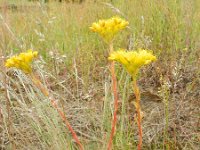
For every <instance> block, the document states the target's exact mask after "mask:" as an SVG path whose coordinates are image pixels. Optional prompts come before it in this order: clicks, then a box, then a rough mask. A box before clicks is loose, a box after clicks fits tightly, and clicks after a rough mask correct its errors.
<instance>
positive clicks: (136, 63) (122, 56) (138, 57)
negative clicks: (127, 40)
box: [108, 49, 156, 75]
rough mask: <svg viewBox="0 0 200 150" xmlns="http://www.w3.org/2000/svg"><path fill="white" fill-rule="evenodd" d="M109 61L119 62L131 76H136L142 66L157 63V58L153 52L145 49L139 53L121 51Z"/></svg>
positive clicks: (114, 54)
mask: <svg viewBox="0 0 200 150" xmlns="http://www.w3.org/2000/svg"><path fill="white" fill-rule="evenodd" d="M108 59H109V60H115V61H118V62H119V63H121V64H122V65H123V66H124V67H125V68H126V70H127V71H128V72H129V73H130V74H131V75H135V74H137V72H138V71H139V69H140V68H141V67H142V66H144V65H147V64H149V63H151V62H152V61H155V60H156V56H154V55H153V54H152V53H151V51H147V50H143V49H139V50H138V51H124V50H119V51H115V52H113V53H111V54H110V57H109V58H108Z"/></svg>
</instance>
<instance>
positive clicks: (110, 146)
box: [107, 43, 118, 150]
mask: <svg viewBox="0 0 200 150" xmlns="http://www.w3.org/2000/svg"><path fill="white" fill-rule="evenodd" d="M112 51H113V45H112V43H111V44H110V53H111V52H112ZM110 70H111V75H112V89H113V94H114V114H113V120H112V129H111V133H110V139H109V143H108V148H107V149H108V150H111V149H112V141H113V137H114V134H115V129H116V124H117V110H118V95H117V79H116V75H115V63H114V61H112V62H111V66H110Z"/></svg>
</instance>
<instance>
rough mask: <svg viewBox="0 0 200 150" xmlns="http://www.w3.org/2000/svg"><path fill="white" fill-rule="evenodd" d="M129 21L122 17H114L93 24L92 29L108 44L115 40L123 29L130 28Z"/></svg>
mask: <svg viewBox="0 0 200 150" xmlns="http://www.w3.org/2000/svg"><path fill="white" fill-rule="evenodd" d="M128 24H129V23H128V21H126V20H124V19H121V18H120V17H112V18H110V19H107V20H99V21H98V22H95V23H93V24H92V26H91V27H90V29H91V30H92V31H93V32H97V33H99V34H100V36H102V37H103V39H104V40H105V41H106V42H110V41H112V40H113V38H114V36H115V35H116V34H117V33H118V32H119V31H120V30H122V29H124V28H126V27H127V26H128Z"/></svg>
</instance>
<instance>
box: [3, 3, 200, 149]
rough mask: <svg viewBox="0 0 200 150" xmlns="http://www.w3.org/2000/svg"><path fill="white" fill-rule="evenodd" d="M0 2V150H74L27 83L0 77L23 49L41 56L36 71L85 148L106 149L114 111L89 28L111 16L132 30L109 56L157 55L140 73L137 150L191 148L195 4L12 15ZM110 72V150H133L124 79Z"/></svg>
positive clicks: (74, 7) (18, 76)
mask: <svg viewBox="0 0 200 150" xmlns="http://www.w3.org/2000/svg"><path fill="white" fill-rule="evenodd" d="M0 3H1V7H0V50H1V51H0V56H1V73H0V79H1V80H0V101H1V102H0V149H20V150H21V149H52V150H53V149H77V146H76V144H75V143H74V141H73V140H72V138H71V135H70V133H69V131H68V130H67V129H66V127H65V125H64V124H63V123H62V120H61V119H60V118H59V116H58V114H57V112H56V110H54V109H53V108H52V107H51V105H50V102H49V101H48V99H47V98H46V97H45V96H44V95H42V93H41V92H40V91H39V90H38V89H37V88H36V87H35V86H34V84H33V83H32V82H31V81H30V79H29V78H28V77H27V76H26V75H24V74H23V73H22V72H20V71H18V70H14V69H10V70H5V67H4V65H3V63H4V60H5V58H6V57H8V56H10V55H13V54H14V53H16V52H21V51H24V50H26V49H30V48H32V49H34V50H38V51H39V52H40V54H41V57H40V58H39V59H38V60H37V61H36V62H35V63H34V69H35V72H36V73H37V75H38V76H39V77H40V78H41V79H42V82H43V83H44V85H45V86H46V87H48V89H49V91H50V93H51V94H52V95H53V96H54V97H55V98H56V100H58V104H59V106H60V108H62V109H63V111H64V112H65V113H66V115H67V118H68V119H69V121H70V123H71V124H72V125H73V128H74V129H75V131H76V133H77V134H78V136H79V137H80V140H81V142H82V143H83V145H84V146H85V149H88V150H91V149H99V150H102V149H106V146H107V142H106V141H108V138H109V133H110V129H111V117H112V112H113V101H112V94H111V93H112V92H111V87H110V86H111V85H110V82H111V77H110V72H109V68H108V65H107V56H108V54H107V53H106V51H107V49H106V45H105V44H104V43H103V42H101V40H100V39H99V37H98V36H97V35H95V34H94V33H91V32H90V31H89V29H88V27H89V26H90V25H91V23H92V22H94V21H96V20H98V19H101V18H108V17H111V16H113V15H121V16H123V17H125V18H126V19H127V20H128V21H129V22H130V28H129V29H127V30H126V31H125V32H124V33H122V34H121V35H120V36H118V37H117V40H118V42H117V43H115V45H114V47H115V48H118V47H123V48H128V49H135V48H138V47H142V48H149V49H152V50H153V51H154V53H156V55H157V56H158V61H157V62H156V63H154V64H153V65H152V66H149V67H147V68H144V69H143V70H142V71H141V73H140V80H139V85H140V86H141V87H140V88H141V89H142V99H141V103H142V110H143V111H144V120H143V122H142V123H143V132H144V133H143V134H144V136H143V140H144V144H143V149H155V150H158V149H170V150H171V149H183V150H188V149H193V150H197V149H198V147H199V146H200V145H199V143H200V134H199V133H200V117H199V116H200V110H199V107H200V103H199V100H200V94H199V93H200V89H199V86H200V71H199V70H200V55H199V52H200V40H199V39H200V37H199V35H200V22H199V19H200V4H199V3H198V0H192V1H190V2H189V1H173V0H167V1H157V0H154V1H151V0H148V1H132V0H127V1H123V0H118V1H115V2H113V5H110V4H103V3H101V2H98V3H93V2H91V1H88V2H85V3H83V4H81V5H79V4H72V3H67V4H66V3H53V2H52V3H49V4H43V3H36V2H35V3H30V2H25V1H21V2H20V1H19V2H17V1H15V2H14V5H16V6H17V9H15V8H14V9H9V8H8V7H5V6H6V4H7V2H5V1H4V2H2V1H0ZM10 3H13V2H12V1H11V2H10ZM116 69H117V75H118V82H119V90H120V92H119V93H121V94H120V103H119V105H120V109H119V112H118V118H120V119H119V122H118V126H117V132H116V136H115V139H114V148H113V149H116V150H118V149H119V150H120V149H123V150H126V149H127V150H128V149H134V148H136V146H137V139H138V136H137V125H136V124H135V123H133V116H134V113H135V110H134V106H133V103H132V102H133V100H134V95H133V93H132V84H131V82H130V81H131V79H130V77H129V76H128V75H127V74H126V72H125V71H121V69H122V68H121V66H118V65H117V66H116Z"/></svg>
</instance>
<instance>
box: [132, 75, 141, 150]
mask: <svg viewBox="0 0 200 150" xmlns="http://www.w3.org/2000/svg"><path fill="white" fill-rule="evenodd" d="M133 87H134V93H135V97H136V105H137V107H136V111H137V124H138V130H139V143H138V150H141V147H142V126H141V108H140V91H139V88H138V86H137V82H136V79H135V77H133Z"/></svg>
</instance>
